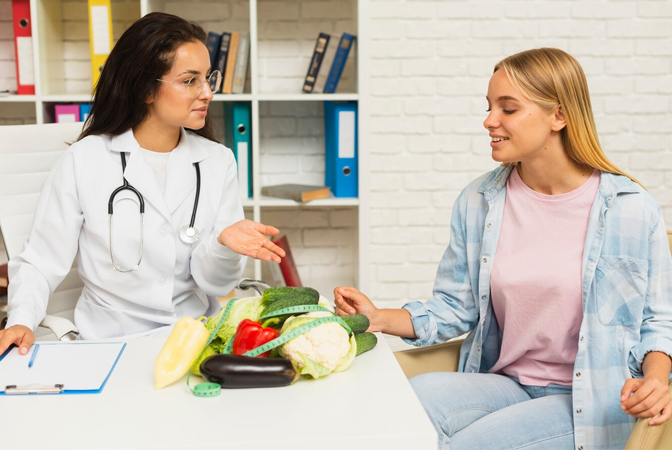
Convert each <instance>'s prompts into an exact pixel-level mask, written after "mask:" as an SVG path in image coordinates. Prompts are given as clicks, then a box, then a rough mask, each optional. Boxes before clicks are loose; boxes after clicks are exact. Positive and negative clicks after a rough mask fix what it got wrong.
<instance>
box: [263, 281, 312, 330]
mask: <svg viewBox="0 0 672 450" xmlns="http://www.w3.org/2000/svg"><path fill="white" fill-rule="evenodd" d="M295 289H302V291H300V292H298V293H297V295H287V296H286V297H285V298H282V299H280V300H275V301H274V302H273V303H271V304H270V305H267V306H266V307H265V308H264V310H263V311H262V312H261V314H260V316H259V317H263V316H265V315H266V314H271V313H273V312H275V311H279V310H281V309H284V308H289V307H290V306H303V305H317V303H318V302H319V301H320V294H318V292H317V291H316V290H315V289H312V288H295ZM267 291H268V289H267V290H266V291H264V293H266V292H267ZM291 315H292V314H283V315H280V316H277V318H278V319H280V322H279V323H278V324H277V325H274V326H275V327H278V326H282V324H283V322H284V321H285V320H287V318H288V317H290V316H291Z"/></svg>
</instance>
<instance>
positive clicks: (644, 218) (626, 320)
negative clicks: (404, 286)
mask: <svg viewBox="0 0 672 450" xmlns="http://www.w3.org/2000/svg"><path fill="white" fill-rule="evenodd" d="M487 102H488V116H487V118H486V119H485V122H484V123H483V125H484V126H485V128H486V129H487V130H488V132H489V134H490V137H491V138H492V140H491V143H490V145H491V147H492V157H493V159H494V160H495V161H499V162H502V163H503V164H502V166H501V167H499V168H498V169H496V170H494V171H492V172H490V173H487V174H485V175H483V176H482V177H480V178H478V179H477V180H475V181H473V182H472V183H471V184H469V185H468V186H467V187H466V188H465V189H464V191H463V192H462V194H461V195H460V196H459V198H458V199H457V201H456V203H455V206H454V208H453V217H452V222H451V235H450V245H449V246H448V249H447V250H446V252H445V254H444V256H443V258H442V260H441V263H440V265H439V269H438V272H437V276H436V281H435V285H434V292H433V296H432V297H431V298H430V299H429V300H428V301H427V302H413V303H408V304H406V305H405V306H404V307H403V308H402V309H396V310H394V309H378V308H376V307H375V306H374V305H373V303H372V302H371V301H370V300H369V299H368V298H367V297H366V296H365V295H364V294H362V293H360V292H358V291H357V290H356V289H354V288H351V287H339V288H336V289H335V291H334V293H335V303H336V306H337V312H338V313H339V314H340V315H347V314H354V313H362V314H366V315H367V316H368V317H369V318H370V320H371V328H370V330H371V331H382V332H384V333H388V334H393V335H397V336H401V337H403V338H405V339H404V340H406V341H407V342H409V343H411V344H414V345H417V346H425V345H431V344H434V343H439V342H444V341H446V340H448V339H450V338H453V337H457V336H460V335H462V334H463V333H469V337H468V338H467V339H466V341H465V343H464V344H463V346H462V350H461V356H460V372H458V373H429V374H424V375H420V376H418V377H415V378H413V379H412V380H411V384H412V385H413V388H414V389H415V391H416V393H417V395H418V397H419V398H420V400H421V402H422V403H423V405H424V407H425V410H426V411H427V414H428V415H429V417H430V419H431V420H432V422H433V423H434V426H435V427H436V429H437V432H438V433H439V447H440V448H446V449H447V448H450V449H453V450H456V449H464V448H469V449H499V448H501V449H515V448H525V449H528V450H529V449H541V448H550V449H563V448H567V449H571V448H575V449H583V448H585V449H589V448H610V449H611V448H622V447H623V446H624V445H625V442H626V440H627V438H628V435H629V434H630V431H631V429H632V425H633V423H634V421H635V418H642V417H646V418H651V417H653V416H656V415H657V414H659V413H661V414H660V415H659V416H658V417H656V418H652V419H651V420H650V422H649V423H650V424H654V425H655V424H660V423H663V422H665V421H667V420H668V419H669V418H670V415H671V413H672V399H671V398H670V395H669V393H668V389H667V385H668V379H669V377H670V370H671V367H672V360H671V359H670V358H671V355H672V258H671V257H670V251H669V246H668V241H667V236H666V231H665V224H664V223H663V216H662V213H661V210H660V208H659V207H658V205H657V204H656V202H655V201H654V200H653V198H651V196H650V195H649V194H648V193H647V192H646V190H645V189H644V188H642V186H640V185H639V183H638V182H637V181H636V180H635V179H633V178H632V177H630V176H629V175H627V174H625V173H623V172H622V171H620V170H619V169H618V168H616V167H615V166H614V165H613V164H612V163H611V162H609V160H608V159H607V158H606V156H605V155H604V153H603V152H602V150H601V148H600V145H599V141H598V138H597V134H596V130H595V124H594V119H593V114H592V110H591V103H590V98H589V95H588V86H587V83H586V79H585V75H584V73H583V71H582V69H581V67H580V65H579V64H578V62H577V61H576V60H575V59H574V58H572V57H571V56H570V55H568V54H567V53H565V52H563V51H561V50H557V49H549V48H542V49H536V50H529V51H525V52H522V53H518V54H516V55H513V56H510V57H508V58H506V59H504V60H503V61H501V62H500V63H499V64H497V65H496V66H495V70H494V74H493V76H492V78H491V80H490V83H489V86H488V94H487Z"/></svg>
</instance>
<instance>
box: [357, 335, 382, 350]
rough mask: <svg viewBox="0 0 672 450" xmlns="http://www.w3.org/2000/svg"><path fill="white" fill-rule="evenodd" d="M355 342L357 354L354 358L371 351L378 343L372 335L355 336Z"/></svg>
mask: <svg viewBox="0 0 672 450" xmlns="http://www.w3.org/2000/svg"><path fill="white" fill-rule="evenodd" d="M355 341H356V342H357V354H356V355H355V356H359V355H361V354H362V353H364V352H368V351H369V350H371V349H373V347H375V346H376V344H377V343H378V338H377V337H376V335H375V334H373V333H359V334H356V335H355Z"/></svg>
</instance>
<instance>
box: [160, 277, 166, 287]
mask: <svg viewBox="0 0 672 450" xmlns="http://www.w3.org/2000/svg"><path fill="white" fill-rule="evenodd" d="M159 284H161V285H164V284H166V279H165V278H163V277H161V278H159Z"/></svg>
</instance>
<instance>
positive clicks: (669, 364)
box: [642, 352, 672, 383]
mask: <svg viewBox="0 0 672 450" xmlns="http://www.w3.org/2000/svg"><path fill="white" fill-rule="evenodd" d="M670 370H672V359H670V357H669V356H667V355H666V354H665V353H662V352H649V353H647V354H646V356H645V357H644V361H643V362H642V372H644V376H645V377H655V378H658V379H659V380H661V381H665V383H667V382H668V380H669V378H670Z"/></svg>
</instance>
